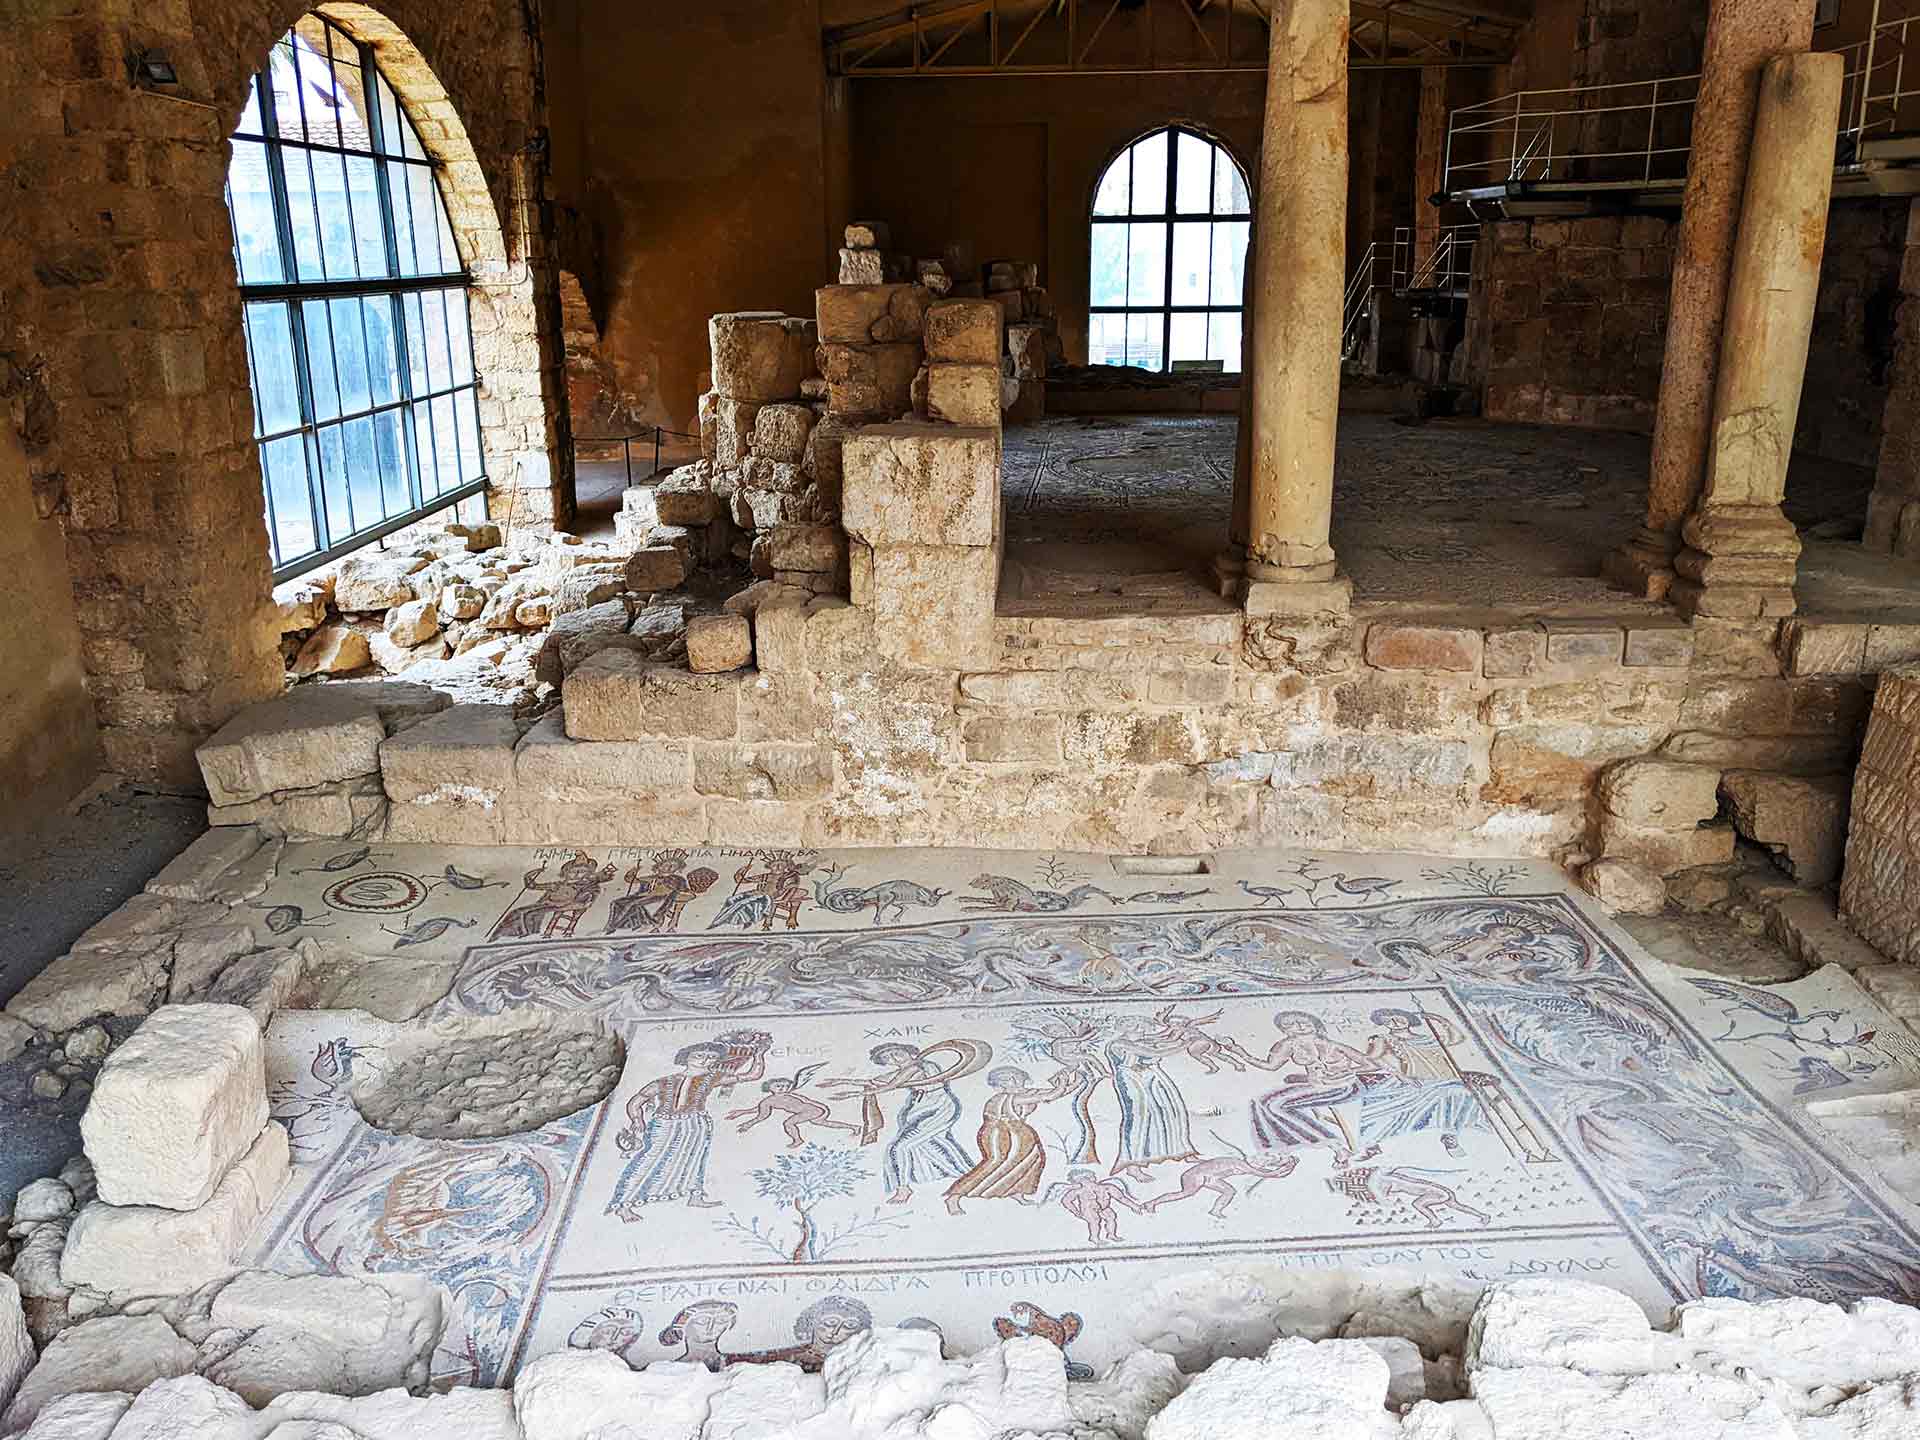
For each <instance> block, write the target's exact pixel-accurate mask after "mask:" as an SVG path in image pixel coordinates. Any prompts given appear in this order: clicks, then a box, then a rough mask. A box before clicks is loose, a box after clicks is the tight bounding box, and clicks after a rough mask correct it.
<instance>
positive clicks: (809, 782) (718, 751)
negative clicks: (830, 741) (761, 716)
mask: <svg viewBox="0 0 1920 1440" xmlns="http://www.w3.org/2000/svg"><path fill="white" fill-rule="evenodd" d="M693 788H694V789H695V790H697V791H699V792H700V793H701V794H702V795H721V796H727V797H729V798H732V799H736V800H807V799H814V798H818V797H819V796H822V795H825V794H827V793H828V792H830V791H831V790H832V789H833V748H832V747H831V746H829V745H772V744H762V745H741V744H732V743H723V744H711V745H709V744H696V745H695V746H694V747H693Z"/></svg>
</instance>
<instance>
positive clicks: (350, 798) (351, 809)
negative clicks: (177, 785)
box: [207, 775, 387, 840]
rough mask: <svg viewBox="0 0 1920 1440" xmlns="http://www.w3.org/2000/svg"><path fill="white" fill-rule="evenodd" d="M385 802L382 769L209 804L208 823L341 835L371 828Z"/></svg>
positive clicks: (308, 836)
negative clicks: (378, 772)
mask: <svg viewBox="0 0 1920 1440" xmlns="http://www.w3.org/2000/svg"><path fill="white" fill-rule="evenodd" d="M386 808H387V795H386V791H384V790H382V789H381V788H380V777H379V776H378V775H362V776H360V777H359V778H358V779H354V780H342V781H339V782H338V783H336V784H333V785H316V786H315V787H313V788H312V789H311V790H281V791H277V792H275V793H274V794H272V795H267V796H263V797H262V798H260V799H258V800H250V801H248V802H247V803H245V804H244V805H209V806H208V807H207V823H208V824H209V825H258V826H259V827H260V829H261V830H262V831H263V832H264V833H266V834H269V835H284V836H285V837H287V838H288V839H290V840H319V839H337V838H339V837H341V836H346V835H364V834H369V833H371V832H372V829H373V828H374V827H375V826H377V825H378V823H379V820H380V817H381V816H382V815H383V814H384V813H385V811H386Z"/></svg>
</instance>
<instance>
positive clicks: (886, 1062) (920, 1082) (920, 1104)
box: [824, 1040, 993, 1205]
mask: <svg viewBox="0 0 1920 1440" xmlns="http://www.w3.org/2000/svg"><path fill="white" fill-rule="evenodd" d="M940 1051H950V1052H953V1053H954V1054H956V1055H958V1056H959V1057H960V1058H959V1060H958V1062H957V1063H955V1064H953V1065H950V1066H948V1067H946V1069H944V1070H943V1069H942V1067H941V1065H940V1064H939V1062H938V1059H937V1058H936V1056H937V1052H940ZM992 1057H993V1049H992V1047H991V1046H989V1045H987V1044H986V1043H984V1042H982V1041H973V1040H948V1041H942V1042H941V1043H940V1044H938V1045H930V1046H928V1047H927V1048H926V1049H925V1050H921V1049H918V1048H916V1047H915V1046H912V1045H904V1044H901V1043H899V1042H897V1041H896V1042H893V1043H889V1044H882V1045H876V1046H874V1047H873V1049H871V1050H870V1051H868V1052H867V1059H868V1060H870V1061H872V1062H873V1063H874V1064H875V1065H879V1066H882V1067H884V1068H883V1073H882V1074H880V1075H877V1076H875V1077H874V1078H873V1079H870V1080H864V1081H862V1080H832V1081H827V1082H824V1083H827V1084H832V1085H844V1086H855V1085H857V1086H859V1087H860V1089H861V1091H862V1094H863V1107H862V1108H863V1118H864V1124H865V1129H864V1132H863V1133H862V1136H861V1143H862V1144H864V1145H871V1144H872V1143H873V1142H874V1141H875V1140H877V1139H878V1138H879V1135H880V1127H881V1124H882V1123H883V1122H882V1119H881V1111H880V1097H881V1096H882V1095H884V1094H887V1093H889V1092H892V1091H904V1092H905V1098H903V1099H902V1100H901V1102H900V1108H899V1110H898V1111H896V1112H895V1114H894V1117H893V1138H892V1139H891V1140H889V1141H888V1142H887V1148H886V1152H885V1159H884V1160H883V1162H882V1167H881V1178H882V1182H883V1183H884V1184H885V1186H886V1188H887V1191H888V1194H887V1203H888V1204H890V1205H904V1204H906V1203H907V1202H908V1201H909V1200H911V1199H913V1187H914V1186H916V1185H930V1184H933V1183H934V1182H936V1181H940V1180H951V1179H953V1178H954V1177H955V1176H957V1175H964V1174H966V1173H967V1170H968V1169H969V1168H970V1167H971V1165H972V1162H971V1161H970V1160H969V1159H968V1158H967V1152H966V1151H965V1150H963V1149H961V1147H960V1142H959V1141H958V1140H956V1139H955V1138H954V1135H953V1127H954V1125H955V1124H957V1123H958V1122H959V1119H960V1097H959V1096H958V1095H956V1094H954V1091H953V1081H954V1080H955V1079H957V1078H958V1077H959V1076H961V1075H965V1074H971V1073H972V1072H973V1071H974V1070H977V1069H979V1068H980V1067H981V1066H983V1065H985V1064H986V1062H987V1061H988V1060H990V1059H992Z"/></svg>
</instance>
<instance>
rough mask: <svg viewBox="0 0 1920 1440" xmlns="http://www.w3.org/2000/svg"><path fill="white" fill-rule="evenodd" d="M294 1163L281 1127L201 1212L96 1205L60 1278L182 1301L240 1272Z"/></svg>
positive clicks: (71, 1236)
mask: <svg viewBox="0 0 1920 1440" xmlns="http://www.w3.org/2000/svg"><path fill="white" fill-rule="evenodd" d="M249 1023H251V1022H249ZM289 1159H290V1156H289V1152H288V1147H287V1132H286V1129H285V1128H284V1127H283V1126H282V1125H281V1124H280V1123H279V1122H278V1121H273V1122H270V1123H269V1124H268V1125H267V1127H266V1128H265V1129H264V1130H262V1131H261V1132H260V1134H259V1137H258V1138H257V1139H256V1140H255V1141H254V1143H253V1146H252V1148H251V1149H249V1150H248V1151H247V1152H246V1153H245V1154H244V1155H242V1156H241V1157H240V1159H239V1162H238V1163H237V1164H235V1165H234V1166H233V1168H232V1169H230V1170H228V1171H227V1173H226V1175H225V1177H224V1178H222V1179H221V1181H220V1183H219V1185H218V1186H217V1187H215V1189H214V1191H213V1193H212V1194H211V1195H210V1196H209V1197H208V1198H207V1201H206V1203H205V1204H204V1205H201V1206H200V1207H199V1208H198V1209H196V1210H171V1209H165V1208H162V1207H160V1206H157V1205H113V1204H108V1203H105V1202H103V1201H98V1200H96V1201H95V1202H94V1203H93V1204H91V1205H88V1206H86V1207H85V1208H84V1209H82V1210H81V1212H80V1213H79V1215H78V1216H76V1217H75V1218H74V1222H73V1228H72V1230H70V1231H69V1232H68V1234H67V1248H66V1251H65V1253H64V1254H62V1255H61V1257H60V1278H61V1279H62V1280H63V1281H65V1282H66V1283H67V1284H69V1285H87V1286H91V1287H92V1288H93V1289H95V1290H100V1291H104V1292H105V1293H107V1294H111V1295H124V1296H131V1295H178V1294H182V1293H184V1292H185V1291H188V1290H192V1289H196V1288H197V1287H199V1286H201V1285H204V1284H206V1283H207V1282H208V1281H209V1280H216V1279H219V1278H220V1277H221V1276H223V1275H229V1274H231V1273H233V1271H234V1270H235V1269H237V1268H238V1266H239V1260H240V1256H241V1253H242V1251H243V1250H244V1248H245V1246H246V1243H247V1238H248V1237H249V1236H250V1235H251V1234H252V1233H253V1227H254V1226H255V1225H257V1224H258V1223H259V1222H260V1218H261V1217H262V1216H263V1215H265V1214H266V1212H267V1207H268V1206H269V1205H271V1204H272V1203H273V1199H274V1196H276V1195H277V1194H279V1192H280V1187H281V1186H282V1185H283V1184H285V1183H286V1179H287V1175H288V1165H289Z"/></svg>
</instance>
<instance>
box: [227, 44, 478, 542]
mask: <svg viewBox="0 0 1920 1440" xmlns="http://www.w3.org/2000/svg"><path fill="white" fill-rule="evenodd" d="M232 145H233V159H232V162H231V164H230V165H229V167H228V171H227V209H228V213H229V215H230V217H231V219H232V221H233V234H234V264H235V266H236V268H237V269H238V271H239V275H240V295H241V299H242V301H243V302H244V307H245V320H246V334H247V359H248V363H249V365H250V367H251V372H252V377H253V410H254V437H255V439H256V440H257V441H258V443H259V447H260V466H261V474H262V482H263V489H264V491H265V503H266V517H267V535H268V540H269V543H270V547H271V550H272V557H273V575H274V579H275V580H284V579H287V578H289V577H290V576H293V575H298V574H300V573H302V572H303V571H306V570H311V569H313V568H314V567H316V566H318V565H322V564H325V563H326V562H327V561H329V560H332V559H334V558H336V557H338V556H340V555H342V554H345V553H346V552H347V551H350V550H353V549H356V548H358V547H359V546H362V545H366V544H368V543H370V542H372V541H373V540H376V539H378V538H379V537H380V536H382V535H386V534H389V533H391V532H392V531H394V530H398V529H400V528H401V527H402V526H405V525H409V524H412V523H413V522H414V521H416V520H418V519H420V518H421V517H422V516H424V515H427V514H430V513H432V512H434V511H437V510H443V509H445V508H447V507H448V506H450V505H457V504H459V503H460V502H461V501H463V500H468V499H470V497H475V496H478V497H480V499H479V501H478V502H477V504H478V505H482V506H483V505H484V503H485V499H484V496H485V491H486V483H487V477H486V468H485V462H484V459H483V455H482V450H481V445H480V420H479V403H478V390H479V379H478V376H477V375H476V373H475V369H474V356H473V336H472V329H471V326H470V325H469V323H468V314H467V286H468V283H469V277H468V275H467V272H466V270H465V268H464V267H463V265H462V263H461V258H460V254H459V251H458V249H457V248H456V246H455V244H454V239H453V231H452V228H451V226H450V225H449V224H448V221H447V210H446V205H445V202H444V201H443V200H442V198H441V195H440V189H439V184H438V179H437V175H436V170H437V166H436V164H435V162H434V161H433V160H432V159H431V158H430V157H429V156H428V154H427V152H426V148H425V147H424V146H423V145H422V144H421V143H420V136H419V133H418V132H417V131H416V130H415V128H414V125H413V122H412V121H411V120H410V119H409V118H408V116H407V114H406V111H405V110H404V109H402V108H401V105H400V103H399V99H398V97H397V96H396V95H395V93H394V91H393V87H392V86H391V85H389V84H388V83H387V80H386V77H385V76H383V75H382V74H381V73H380V71H379V68H378V66H376V65H375V63H374V57H373V51H372V49H371V48H370V47H369V46H365V45H361V44H359V43H358V42H356V41H355V40H354V39H353V38H352V37H351V36H349V35H348V34H347V33H346V32H345V31H343V30H341V29H340V28H339V27H338V26H336V25H334V24H332V23H331V22H329V21H327V20H325V19H323V18H321V17H320V16H318V15H308V16H307V17H305V18H304V19H302V20H301V21H299V22H298V23H297V24H296V25H295V26H294V27H293V29H292V30H290V31H288V32H287V34H286V35H285V36H283V37H282V38H281V39H280V41H279V42H277V43H276V44H275V45H274V47H273V49H272V51H271V53H270V56H269V59H268V63H267V66H266V68H265V69H264V70H262V71H261V72H260V73H259V74H257V75H255V76H254V77H253V80H252V82H251V89H250V92H249V96H248V100H247V106H246V109H245V110H244V111H243V112H242V114H241V117H240V123H239V125H238V127H237V128H236V129H235V130H234V133H233V137H232Z"/></svg>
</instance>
